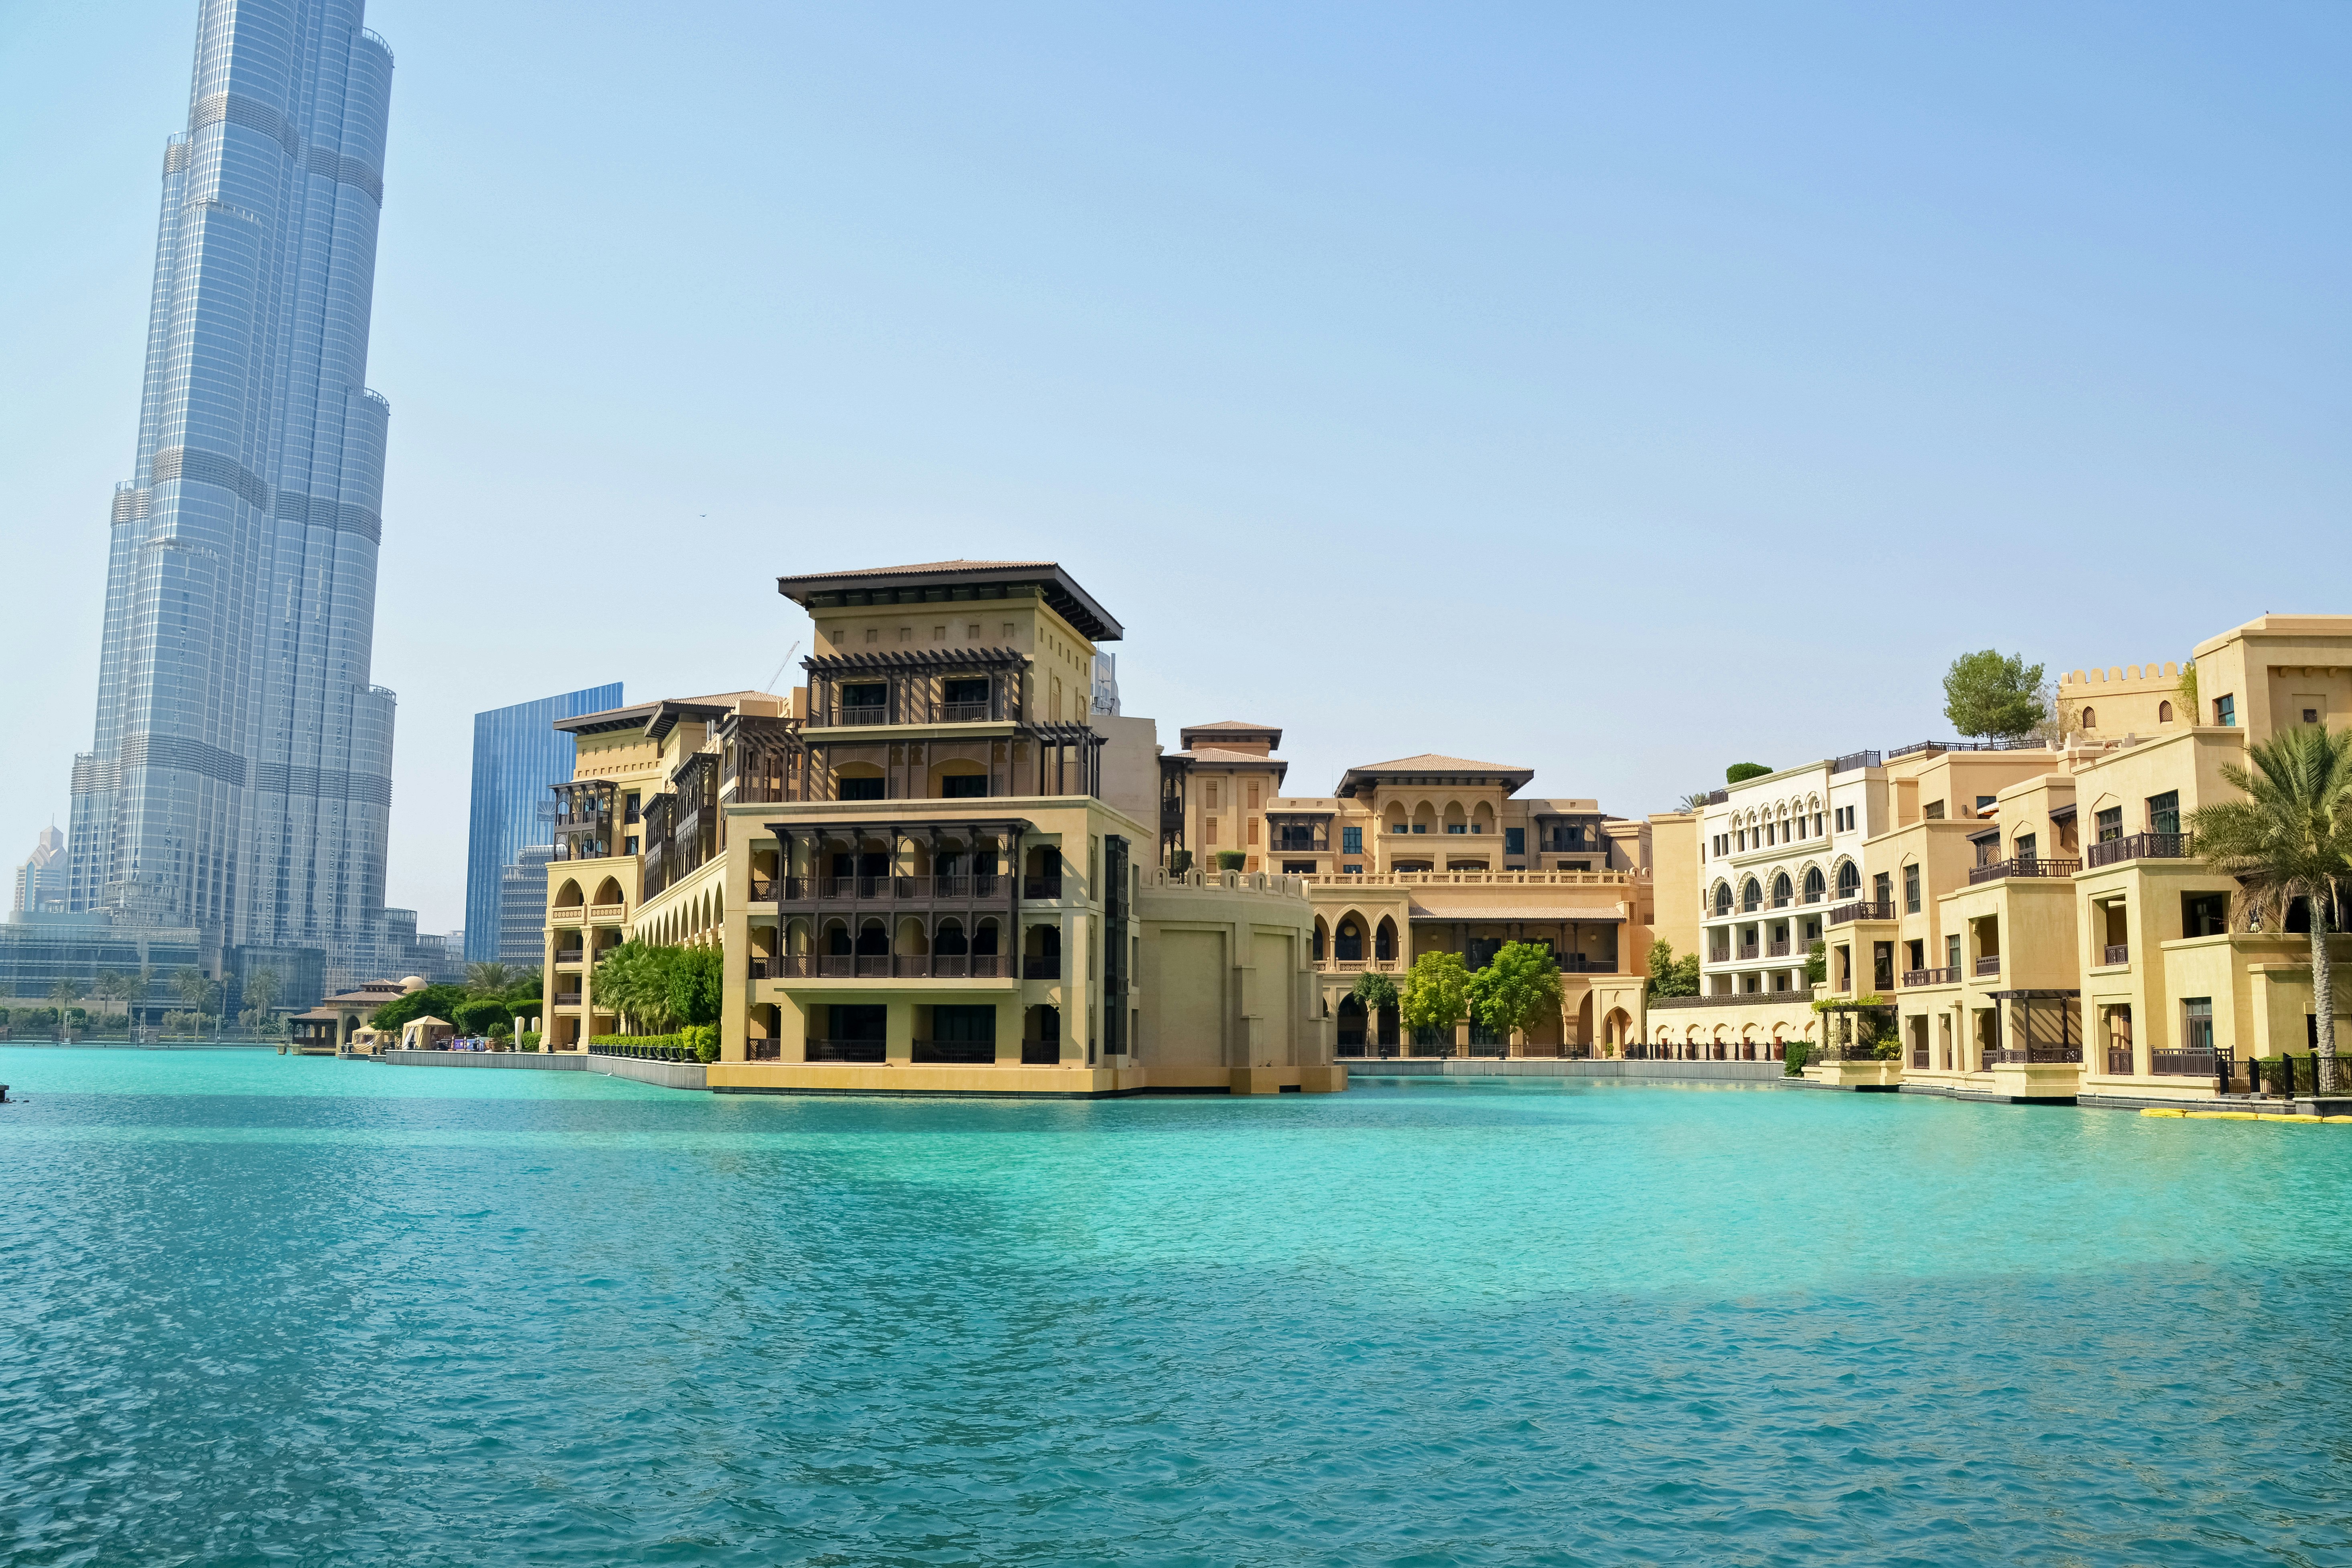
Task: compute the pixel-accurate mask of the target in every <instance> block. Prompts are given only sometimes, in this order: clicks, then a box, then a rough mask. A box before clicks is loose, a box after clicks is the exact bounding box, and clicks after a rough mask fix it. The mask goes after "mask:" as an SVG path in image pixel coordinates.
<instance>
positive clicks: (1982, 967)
mask: <svg viewBox="0 0 2352 1568" xmlns="http://www.w3.org/2000/svg"><path fill="white" fill-rule="evenodd" d="M1977 973H1979V974H1999V973H2000V954H1999V953H1997V952H1996V953H1994V954H1993V955H1992V956H1991V957H1990V958H1979V959H1978V960H1977Z"/></svg>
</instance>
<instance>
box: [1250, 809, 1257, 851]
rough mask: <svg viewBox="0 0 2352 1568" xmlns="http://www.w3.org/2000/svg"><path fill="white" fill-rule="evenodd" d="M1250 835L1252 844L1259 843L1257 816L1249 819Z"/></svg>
mask: <svg viewBox="0 0 2352 1568" xmlns="http://www.w3.org/2000/svg"><path fill="white" fill-rule="evenodd" d="M1248 833H1249V841H1250V842H1251V843H1252V844H1255V843H1256V842H1257V818H1256V817H1255V816H1253V817H1251V818H1250V819H1249V827H1248Z"/></svg>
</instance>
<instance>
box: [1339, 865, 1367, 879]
mask: <svg viewBox="0 0 2352 1568" xmlns="http://www.w3.org/2000/svg"><path fill="white" fill-rule="evenodd" d="M1339 869H1340V870H1342V871H1345V872H1346V873H1347V874H1348V875H1349V876H1350V877H1360V876H1362V875H1363V874H1364V868H1362V867H1361V866H1342V867H1340V868H1339Z"/></svg>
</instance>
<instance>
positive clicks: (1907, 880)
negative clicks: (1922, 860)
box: [1903, 863, 1919, 915]
mask: <svg viewBox="0 0 2352 1568" xmlns="http://www.w3.org/2000/svg"><path fill="white" fill-rule="evenodd" d="M1903 910H1904V912H1905V913H1906V914H1913V915H1916V914H1917V913H1918V912H1919V868H1918V866H1917V864H1916V863H1914V864H1912V865H1909V866H1906V867H1904V868H1903Z"/></svg>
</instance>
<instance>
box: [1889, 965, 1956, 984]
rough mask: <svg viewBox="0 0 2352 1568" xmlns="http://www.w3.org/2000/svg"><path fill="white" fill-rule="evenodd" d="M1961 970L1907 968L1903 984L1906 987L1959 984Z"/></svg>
mask: <svg viewBox="0 0 2352 1568" xmlns="http://www.w3.org/2000/svg"><path fill="white" fill-rule="evenodd" d="M1959 978H1960V972H1959V971H1958V970H1957V969H1906V970H1905V971H1904V972H1903V984H1905V985H1906V987H1907V986H1912V985H1953V984H1958V982H1959Z"/></svg>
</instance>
